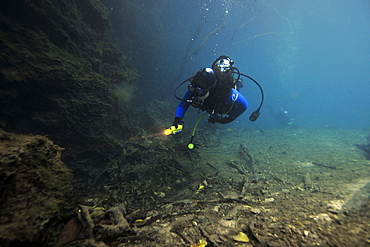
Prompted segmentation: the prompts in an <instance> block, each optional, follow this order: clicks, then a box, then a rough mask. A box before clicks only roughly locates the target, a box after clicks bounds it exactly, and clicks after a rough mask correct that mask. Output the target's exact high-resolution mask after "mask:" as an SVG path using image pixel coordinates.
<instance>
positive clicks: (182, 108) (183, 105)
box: [175, 90, 193, 120]
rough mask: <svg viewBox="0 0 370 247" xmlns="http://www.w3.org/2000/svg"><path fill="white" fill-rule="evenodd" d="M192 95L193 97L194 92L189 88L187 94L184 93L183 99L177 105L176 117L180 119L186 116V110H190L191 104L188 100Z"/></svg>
mask: <svg viewBox="0 0 370 247" xmlns="http://www.w3.org/2000/svg"><path fill="white" fill-rule="evenodd" d="M192 97H193V93H192V92H190V91H189V90H188V91H187V92H186V94H185V95H184V97H183V98H182V99H183V100H182V101H181V102H180V103H179V105H178V106H177V109H176V115H175V117H179V118H180V120H181V119H182V118H183V117H184V115H185V113H186V111H187V110H188V108H189V106H190V103H189V102H187V100H190V99H191V98H192Z"/></svg>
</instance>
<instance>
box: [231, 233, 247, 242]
mask: <svg viewBox="0 0 370 247" xmlns="http://www.w3.org/2000/svg"><path fill="white" fill-rule="evenodd" d="M233 239H234V240H235V241H239V242H245V243H247V242H249V238H248V236H247V235H246V234H245V233H244V232H239V233H238V235H235V236H233Z"/></svg>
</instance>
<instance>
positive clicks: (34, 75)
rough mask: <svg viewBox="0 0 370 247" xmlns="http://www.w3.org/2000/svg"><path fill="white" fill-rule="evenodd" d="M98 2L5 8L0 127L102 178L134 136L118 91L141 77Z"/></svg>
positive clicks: (13, 2) (18, 0)
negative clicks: (57, 150)
mask: <svg viewBox="0 0 370 247" xmlns="http://www.w3.org/2000/svg"><path fill="white" fill-rule="evenodd" d="M109 25H110V22H109V20H108V14H107V11H106V9H105V7H104V6H103V5H102V4H101V3H100V1H99V0H63V1H34V0H4V1H1V3H0V128H3V129H5V130H6V131H9V132H15V133H25V134H28V133H33V134H42V135H47V136H49V137H50V139H52V140H53V141H55V142H56V143H57V144H58V145H60V146H61V147H63V148H65V151H64V152H63V161H64V162H65V163H66V164H67V165H68V166H69V167H71V168H73V169H74V171H75V173H76V174H78V175H81V176H83V177H86V176H87V175H88V177H89V179H92V180H94V179H96V178H97V177H98V176H99V175H100V173H101V172H102V171H103V170H104V168H105V167H106V165H107V164H109V162H111V160H112V159H113V158H114V157H117V156H118V155H119V154H120V153H121V151H122V143H123V141H124V140H126V139H128V138H129V137H130V136H131V132H132V129H131V127H130V126H129V123H128V118H127V114H126V112H124V110H123V109H122V107H121V106H120V105H119V104H118V100H117V97H116V96H115V95H114V93H113V89H114V87H115V85H116V84H121V85H122V84H125V83H126V84H129V83H130V82H132V81H134V80H136V79H137V78H138V74H137V72H136V71H135V69H134V68H133V67H132V66H131V65H130V63H129V62H128V61H127V60H125V59H124V57H125V56H123V54H122V52H121V51H120V50H118V49H117V48H116V47H115V46H114V45H113V44H112V43H111V40H110V38H109V35H108V33H109Z"/></svg>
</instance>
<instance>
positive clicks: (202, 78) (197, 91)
mask: <svg viewBox="0 0 370 247" xmlns="http://www.w3.org/2000/svg"><path fill="white" fill-rule="evenodd" d="M190 82H191V84H190V85H189V87H188V88H189V90H190V91H191V92H192V93H193V94H194V95H196V96H198V97H203V96H205V95H207V96H208V95H209V90H211V89H212V88H213V87H214V86H215V85H216V82H217V79H216V74H215V72H214V71H213V70H212V69H211V68H203V69H201V70H199V71H198V72H197V73H196V74H195V76H194V77H193V78H192V79H191V81H190Z"/></svg>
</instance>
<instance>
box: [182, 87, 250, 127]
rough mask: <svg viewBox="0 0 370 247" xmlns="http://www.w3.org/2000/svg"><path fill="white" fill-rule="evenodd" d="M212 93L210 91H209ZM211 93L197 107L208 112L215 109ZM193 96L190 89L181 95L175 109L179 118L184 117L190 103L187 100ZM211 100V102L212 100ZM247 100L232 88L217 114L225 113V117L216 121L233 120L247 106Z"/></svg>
mask: <svg viewBox="0 0 370 247" xmlns="http://www.w3.org/2000/svg"><path fill="white" fill-rule="evenodd" d="M210 93H211V95H212V92H210ZM211 95H210V96H209V97H208V98H206V99H205V100H204V103H203V105H201V106H200V107H199V108H200V109H201V110H203V111H207V112H208V113H210V114H211V113H212V112H213V111H214V110H215V109H214V108H215V107H214V106H215V105H216V103H217V102H214V101H215V97H211ZM192 97H193V93H192V92H191V91H189V90H188V91H187V92H186V94H185V95H184V97H183V101H181V102H180V103H179V105H178V106H177V109H176V116H175V117H178V118H180V120H181V119H182V118H183V117H184V115H185V113H186V111H187V110H188V108H189V106H190V105H191V103H190V102H188V100H191V99H192ZM212 101H213V102H212ZM248 105H249V104H248V101H247V100H246V99H245V98H244V96H243V95H242V94H241V93H240V92H239V91H237V90H236V89H234V88H232V89H231V93H230V95H229V97H228V98H227V99H226V100H225V102H223V105H222V109H223V111H222V110H221V112H219V113H218V114H222V115H224V114H226V115H228V116H227V117H224V118H219V119H217V120H216V122H219V123H222V124H224V123H230V122H232V121H234V120H235V119H236V118H237V117H239V116H240V115H241V114H242V113H243V112H244V111H245V110H246V109H247V108H248Z"/></svg>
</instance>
